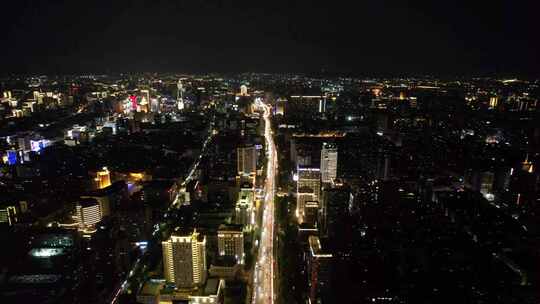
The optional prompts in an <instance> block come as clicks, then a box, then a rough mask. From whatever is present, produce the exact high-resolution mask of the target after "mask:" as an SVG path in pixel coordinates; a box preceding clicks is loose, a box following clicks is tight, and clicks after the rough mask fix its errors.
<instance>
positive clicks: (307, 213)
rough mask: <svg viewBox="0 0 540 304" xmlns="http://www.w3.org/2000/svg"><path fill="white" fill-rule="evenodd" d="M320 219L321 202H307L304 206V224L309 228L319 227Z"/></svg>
mask: <svg viewBox="0 0 540 304" xmlns="http://www.w3.org/2000/svg"><path fill="white" fill-rule="evenodd" d="M318 217H319V202H315V201H307V202H306V203H305V204H304V223H306V224H308V225H309V226H317V220H318Z"/></svg>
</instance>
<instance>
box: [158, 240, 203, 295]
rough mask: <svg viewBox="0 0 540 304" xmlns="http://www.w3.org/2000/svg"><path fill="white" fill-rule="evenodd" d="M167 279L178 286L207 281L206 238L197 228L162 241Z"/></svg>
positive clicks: (189, 285) (190, 285)
mask: <svg viewBox="0 0 540 304" xmlns="http://www.w3.org/2000/svg"><path fill="white" fill-rule="evenodd" d="M161 245H162V247H163V272H164V274H165V279H166V280H167V281H168V282H172V283H174V284H175V285H176V287H178V288H192V287H195V286H200V285H202V284H204V283H205V281H206V238H205V237H204V236H201V235H200V234H199V233H198V232H197V231H196V230H194V231H193V232H192V233H188V234H183V235H172V236H171V237H170V238H169V239H168V240H167V241H164V242H162V243H161Z"/></svg>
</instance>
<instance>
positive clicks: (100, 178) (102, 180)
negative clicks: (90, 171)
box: [95, 167, 111, 189]
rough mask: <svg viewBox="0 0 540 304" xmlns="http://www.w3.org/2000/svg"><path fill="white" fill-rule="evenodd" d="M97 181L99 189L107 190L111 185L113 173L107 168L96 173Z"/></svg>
mask: <svg viewBox="0 0 540 304" xmlns="http://www.w3.org/2000/svg"><path fill="white" fill-rule="evenodd" d="M95 181H96V187H97V188H98V189H103V188H107V187H109V186H110V185H111V173H110V172H109V170H108V169H107V167H103V168H102V169H101V170H99V171H98V172H97V173H96V178H95Z"/></svg>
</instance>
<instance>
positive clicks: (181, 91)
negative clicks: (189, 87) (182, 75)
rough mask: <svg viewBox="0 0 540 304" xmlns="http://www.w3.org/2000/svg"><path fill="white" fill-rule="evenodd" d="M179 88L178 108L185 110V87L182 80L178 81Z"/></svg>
mask: <svg viewBox="0 0 540 304" xmlns="http://www.w3.org/2000/svg"><path fill="white" fill-rule="evenodd" d="M176 87H177V89H178V90H177V95H176V96H177V107H178V110H183V109H184V85H183V84H182V80H181V79H178V82H177V83H176Z"/></svg>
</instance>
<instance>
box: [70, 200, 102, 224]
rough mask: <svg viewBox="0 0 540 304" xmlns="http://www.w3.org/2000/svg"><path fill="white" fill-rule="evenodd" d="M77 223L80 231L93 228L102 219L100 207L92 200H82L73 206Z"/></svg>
mask: <svg viewBox="0 0 540 304" xmlns="http://www.w3.org/2000/svg"><path fill="white" fill-rule="evenodd" d="M75 212H76V218H77V223H78V224H79V227H80V228H81V229H88V228H93V227H94V226H95V225H96V224H97V223H99V222H100V221H101V219H102V218H103V213H102V210H101V206H100V204H99V202H98V201H96V200H94V199H83V200H81V201H79V202H78V203H77V205H76V206H75Z"/></svg>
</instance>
